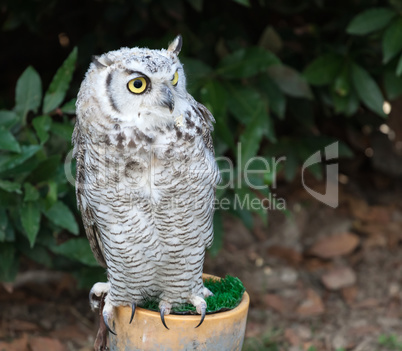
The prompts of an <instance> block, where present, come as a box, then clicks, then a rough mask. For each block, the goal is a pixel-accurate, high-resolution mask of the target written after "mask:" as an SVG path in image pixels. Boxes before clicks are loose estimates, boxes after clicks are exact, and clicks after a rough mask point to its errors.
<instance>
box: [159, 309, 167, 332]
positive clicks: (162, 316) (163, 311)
mask: <svg viewBox="0 0 402 351" xmlns="http://www.w3.org/2000/svg"><path fill="white" fill-rule="evenodd" d="M165 310H166V308H165V307H164V306H162V307H161V309H160V312H161V321H162V324H163V326H164V327H165V328H166V329H167V330H169V328H168V327H167V325H166V323H165Z"/></svg>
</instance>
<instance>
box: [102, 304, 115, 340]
mask: <svg viewBox="0 0 402 351" xmlns="http://www.w3.org/2000/svg"><path fill="white" fill-rule="evenodd" d="M108 297H109V296H106V298H105V306H103V310H102V317H103V321H104V322H105V325H106V328H107V330H109V332H110V333H112V334H114V335H117V334H116V333H115V332H114V331H113V330H112V329H110V327H109V319H110V318H112V317H113V311H114V308H113V305H112V304H111V303H110V301H109V299H108Z"/></svg>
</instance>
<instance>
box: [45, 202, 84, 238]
mask: <svg viewBox="0 0 402 351" xmlns="http://www.w3.org/2000/svg"><path fill="white" fill-rule="evenodd" d="M43 213H44V214H45V216H46V217H47V218H48V219H49V220H50V221H51V222H53V223H54V224H56V225H57V226H59V227H61V228H63V229H67V230H68V231H69V232H71V233H73V234H75V235H78V234H79V231H78V224H77V222H76V221H75V218H74V215H73V213H72V212H71V210H70V209H69V208H68V207H67V206H66V205H65V204H64V203H63V202H61V201H58V202H56V203H55V204H54V205H53V206H52V207H51V208H49V209H48V210H46V209H45V210H44V211H43Z"/></svg>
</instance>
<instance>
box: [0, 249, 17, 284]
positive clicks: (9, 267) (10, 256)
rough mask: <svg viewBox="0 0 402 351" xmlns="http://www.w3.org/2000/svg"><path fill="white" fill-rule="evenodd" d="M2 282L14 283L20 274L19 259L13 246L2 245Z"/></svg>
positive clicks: (0, 266) (0, 273)
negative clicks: (18, 273)
mask: <svg viewBox="0 0 402 351" xmlns="http://www.w3.org/2000/svg"><path fill="white" fill-rule="evenodd" d="M0 262H1V264H0V282H12V281H14V279H15V277H16V275H17V272H18V259H17V256H16V252H15V247H14V245H13V244H9V243H0Z"/></svg>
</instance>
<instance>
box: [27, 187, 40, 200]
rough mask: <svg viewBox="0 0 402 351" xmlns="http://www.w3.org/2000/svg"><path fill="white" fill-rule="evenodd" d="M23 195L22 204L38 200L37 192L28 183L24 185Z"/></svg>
mask: <svg viewBox="0 0 402 351" xmlns="http://www.w3.org/2000/svg"><path fill="white" fill-rule="evenodd" d="M24 193H25V196H24V202H27V201H37V200H38V199H39V191H38V190H37V189H36V188H35V187H34V186H33V185H31V184H29V183H24Z"/></svg>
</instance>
